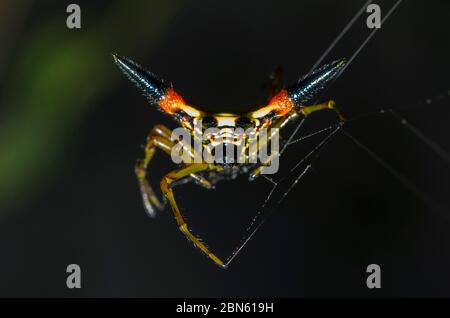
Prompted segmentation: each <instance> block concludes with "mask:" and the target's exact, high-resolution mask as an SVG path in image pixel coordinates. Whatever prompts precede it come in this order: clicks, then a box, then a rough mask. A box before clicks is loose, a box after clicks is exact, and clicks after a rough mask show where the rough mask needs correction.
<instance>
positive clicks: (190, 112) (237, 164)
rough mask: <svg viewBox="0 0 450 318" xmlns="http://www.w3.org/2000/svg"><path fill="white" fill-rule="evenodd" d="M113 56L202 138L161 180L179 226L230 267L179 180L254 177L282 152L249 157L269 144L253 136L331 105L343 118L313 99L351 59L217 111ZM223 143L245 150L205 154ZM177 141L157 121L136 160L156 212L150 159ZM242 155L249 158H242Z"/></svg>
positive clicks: (148, 93)
mask: <svg viewBox="0 0 450 318" xmlns="http://www.w3.org/2000/svg"><path fill="white" fill-rule="evenodd" d="M113 57H114V61H115V63H116V64H117V65H118V66H119V68H120V69H121V70H122V71H123V72H124V73H125V75H126V76H127V77H128V78H129V79H130V80H131V81H133V82H134V83H135V84H136V85H137V86H138V87H139V88H140V89H141V91H142V92H143V94H144V96H146V97H147V99H148V100H149V101H150V103H151V104H154V105H156V106H157V107H158V108H159V109H160V110H161V111H163V112H165V113H167V114H168V115H170V116H172V117H173V118H174V119H175V120H176V121H177V122H178V123H179V124H180V126H181V127H183V128H184V129H185V130H187V131H188V133H189V134H190V135H191V136H192V137H193V138H194V139H196V140H197V141H198V142H199V144H200V148H199V147H191V146H190V145H188V144H186V143H183V144H181V145H182V148H183V150H184V152H185V153H186V154H187V156H188V159H192V160H184V161H182V162H180V163H179V165H180V167H179V169H177V170H174V171H172V172H169V173H168V174H167V175H165V176H164V178H163V179H162V180H161V190H162V192H163V194H164V196H165V198H167V200H168V201H169V203H170V205H171V206H172V210H173V212H174V215H175V219H176V221H177V225H178V227H179V229H180V230H181V231H182V232H183V233H184V234H185V235H186V237H187V238H188V239H189V240H191V241H192V242H193V243H194V245H195V246H197V247H198V248H199V249H200V250H201V251H202V252H204V253H205V254H206V255H207V256H208V257H209V258H210V259H211V260H213V261H214V262H215V263H216V264H217V265H220V266H222V267H226V265H227V264H225V263H224V262H223V261H222V260H221V259H219V258H218V257H217V256H216V255H215V254H213V253H212V252H211V251H210V249H209V248H208V247H207V246H206V245H205V244H204V243H203V242H202V241H201V240H200V239H199V238H198V237H196V236H195V235H193V234H192V233H191V231H190V230H189V228H188V226H187V224H186V222H185V220H184V218H183V216H182V215H181V213H180V210H179V208H178V205H177V203H176V201H175V198H174V194H173V190H172V189H173V187H174V186H175V185H176V184H178V183H179V182H178V181H189V180H194V181H195V182H196V183H198V184H200V185H202V186H204V187H206V188H212V187H213V186H214V184H215V183H216V182H218V181H220V180H222V179H228V178H235V177H236V176H237V175H239V174H242V173H249V179H250V180H253V179H255V178H256V177H258V176H259V175H260V174H261V173H264V172H263V171H264V168H266V167H267V166H268V165H270V163H271V161H272V160H273V159H274V157H277V156H278V152H272V153H271V154H270V156H268V157H267V158H265V159H264V160H263V161H262V162H258V163H256V162H253V161H251V160H248V159H249V158H251V157H254V155H255V152H257V151H259V150H260V148H261V147H264V146H266V145H267V144H265V143H262V142H259V141H258V143H257V146H256V147H252V145H253V144H252V142H251V141H252V140H255V139H258V138H259V137H260V135H261V134H262V133H263V132H267V130H268V129H270V130H269V131H270V132H269V135H270V134H272V133H271V131H276V132H278V129H279V128H282V127H283V126H284V125H285V124H286V123H287V122H289V121H291V120H293V119H295V118H297V117H306V116H308V115H310V114H311V113H313V112H316V111H320V110H325V109H333V110H334V111H336V113H337V114H338V116H339V118H340V119H341V120H342V116H341V115H340V113H339V112H338V111H337V110H336V108H335V103H334V102H333V101H328V102H325V103H320V104H315V105H311V103H314V99H315V98H317V97H318V95H319V94H320V93H321V92H322V90H323V89H324V88H325V87H326V85H327V84H328V83H330V82H331V81H332V80H333V79H335V78H336V76H337V75H338V74H339V72H340V71H341V70H342V68H343V66H344V65H345V60H338V61H334V62H332V63H331V64H328V65H325V66H323V67H321V68H319V69H317V70H315V71H313V72H312V73H311V74H309V75H307V76H305V77H303V78H302V79H301V80H300V81H299V82H298V83H297V84H295V85H293V86H291V87H288V88H287V89H281V90H279V91H278V92H276V93H275V94H274V95H273V96H272V97H271V99H270V101H269V103H268V104H267V105H265V106H262V107H257V108H255V110H253V111H249V112H246V113H243V114H232V113H217V114H211V113H208V112H206V111H204V110H201V109H200V108H198V107H194V106H192V105H189V104H187V103H186V102H185V101H184V99H183V98H182V97H181V96H180V95H179V94H178V93H177V92H176V91H175V90H174V89H173V87H172V86H170V85H167V84H165V83H164V82H163V81H162V80H160V79H158V78H157V77H156V76H155V75H153V74H152V73H150V72H149V71H146V70H145V69H143V68H142V67H140V66H139V65H137V64H136V63H134V62H133V61H131V60H129V59H126V58H124V57H119V56H117V55H113ZM258 140H259V139H258ZM217 146H225V147H228V146H232V147H236V148H237V149H239V150H238V152H237V153H236V156H230V155H228V153H227V152H225V153H224V154H223V155H221V156H219V158H216V157H215V159H214V160H212V161H208V160H206V159H205V158H204V156H203V155H204V154H205V153H206V154H208V152H209V153H210V154H211V153H212V151H213V150H212V149H217ZM176 147H180V140H178V139H176V138H174V134H173V133H172V131H171V130H169V129H168V128H166V127H165V126H162V125H156V126H155V127H154V128H153V129H152V131H151V132H150V134H149V136H148V139H147V144H146V148H145V157H144V158H143V159H141V160H138V162H137V164H136V175H137V177H138V181H139V185H140V189H141V193H142V198H143V201H144V205H145V208H146V210H147V212H148V214H149V215H150V216H155V215H156V213H155V211H156V210H161V209H163V204H162V203H161V201H160V200H159V199H158V198H157V196H156V195H155V193H154V192H153V190H152V188H151V187H150V185H149V183H148V181H147V177H146V175H147V167H148V164H149V162H150V160H151V159H152V157H153V154H154V152H155V150H156V148H160V149H162V150H163V151H164V152H165V153H167V154H169V155H172V154H173V150H174V148H176ZM200 152H201V154H200ZM237 158H241V159H243V160H237ZM163 202H165V200H164V201H163Z"/></svg>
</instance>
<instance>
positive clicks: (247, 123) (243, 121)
mask: <svg viewBox="0 0 450 318" xmlns="http://www.w3.org/2000/svg"><path fill="white" fill-rule="evenodd" d="M236 126H237V127H241V128H244V129H246V128H249V127H252V126H253V121H252V120H251V119H250V118H248V117H239V118H238V119H236Z"/></svg>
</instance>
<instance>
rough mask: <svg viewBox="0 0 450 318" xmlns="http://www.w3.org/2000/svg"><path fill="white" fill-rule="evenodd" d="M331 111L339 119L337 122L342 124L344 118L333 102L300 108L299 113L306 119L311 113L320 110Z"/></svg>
mask: <svg viewBox="0 0 450 318" xmlns="http://www.w3.org/2000/svg"><path fill="white" fill-rule="evenodd" d="M327 109H328V110H330V109H331V110H332V111H334V112H335V113H336V115H337V116H338V118H339V121H340V122H341V123H343V122H344V121H345V117H344V116H343V115H342V112H341V111H340V110H339V108H338V107H337V106H336V102H335V101H334V100H329V101H328V102H324V103H321V104H316V105H309V106H300V110H299V112H300V113H301V114H302V115H303V116H304V117H307V116H309V115H311V114H312V113H315V112H318V111H321V110H327Z"/></svg>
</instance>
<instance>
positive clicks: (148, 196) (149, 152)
mask: <svg viewBox="0 0 450 318" xmlns="http://www.w3.org/2000/svg"><path fill="white" fill-rule="evenodd" d="M171 134H172V131H171V130H170V129H168V128H167V127H165V126H163V125H156V126H155V127H153V129H152V130H151V131H150V134H149V135H148V138H147V143H146V146H145V157H144V158H143V159H139V160H138V161H137V162H136V165H135V173H136V176H137V179H138V182H139V189H140V190H141V195H142V200H143V202H144V207H145V210H146V211H147V214H148V215H149V216H151V217H155V216H156V211H155V210H159V211H161V210H162V209H164V204H163V203H161V201H160V200H159V199H158V198H157V196H156V194H155V192H154V191H153V189H152V187H151V186H150V184H149V183H148V180H147V167H148V165H149V163H150V161H151V160H152V158H153V155H154V154H155V151H156V148H159V149H161V150H162V151H164V153H166V154H168V155H170V154H171V151H172V147H173V146H174V142H173V141H172V140H171V139H170V137H171ZM190 153H192V150H191V152H190ZM191 177H192V178H193V179H195V180H196V181H197V183H198V184H200V185H202V186H203V187H206V188H211V187H212V186H211V184H210V183H209V181H208V180H206V179H205V178H203V177H200V176H197V175H195V174H192V175H191ZM164 203H165V202H164Z"/></svg>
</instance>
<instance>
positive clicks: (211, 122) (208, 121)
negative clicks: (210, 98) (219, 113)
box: [202, 116, 217, 129]
mask: <svg viewBox="0 0 450 318" xmlns="http://www.w3.org/2000/svg"><path fill="white" fill-rule="evenodd" d="M202 126H203V128H204V129H208V128H211V127H216V126H217V120H216V118H214V117H213V116H205V117H203V118H202Z"/></svg>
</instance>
